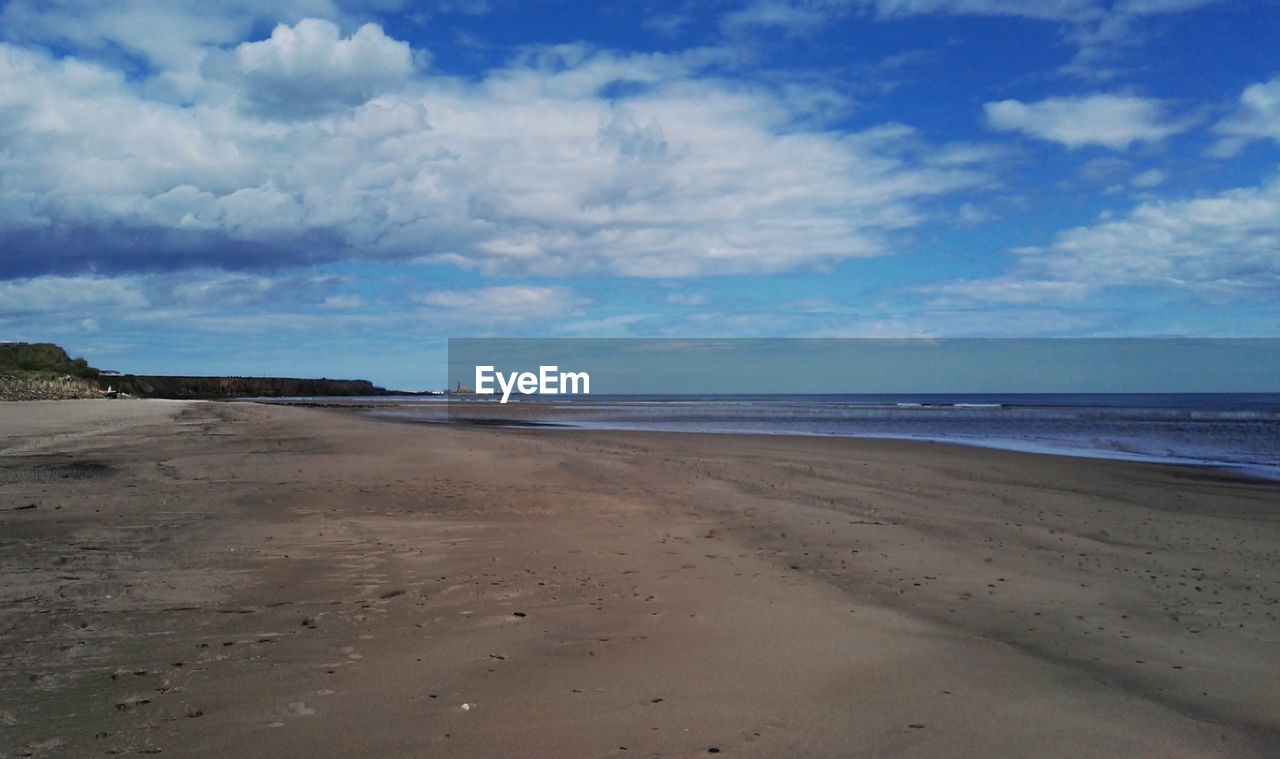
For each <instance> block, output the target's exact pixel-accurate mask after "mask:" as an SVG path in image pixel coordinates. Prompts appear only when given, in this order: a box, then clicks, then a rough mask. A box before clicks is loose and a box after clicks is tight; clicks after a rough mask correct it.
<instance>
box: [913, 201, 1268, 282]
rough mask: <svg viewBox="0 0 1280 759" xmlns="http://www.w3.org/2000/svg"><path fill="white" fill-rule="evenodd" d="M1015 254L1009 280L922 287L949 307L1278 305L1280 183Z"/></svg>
mask: <svg viewBox="0 0 1280 759" xmlns="http://www.w3.org/2000/svg"><path fill="white" fill-rule="evenodd" d="M1013 252H1014V254H1015V255H1016V256H1017V261H1016V263H1015V265H1014V267H1013V270H1012V271H1011V272H1010V273H1009V274H1006V275H1004V276H1001V277H996V278H992V279H985V280H965V281H958V282H951V283H944V284H940V285H932V286H929V287H925V288H921V291H922V292H925V293H927V294H929V295H932V296H934V297H937V298H940V299H941V300H943V301H947V302H950V301H955V300H969V301H981V302H999V303H1034V302H1040V301H1054V300H1072V299H1079V298H1082V297H1085V296H1087V295H1089V294H1092V293H1094V292H1097V291H1098V290H1100V289H1102V288H1107V287H1151V288H1160V289H1162V290H1166V291H1169V290H1174V291H1176V290H1185V291H1188V292H1190V293H1193V294H1196V295H1199V296H1201V297H1204V298H1209V299H1216V300H1221V299H1243V298H1272V299H1274V297H1275V294H1276V293H1277V292H1280V177H1277V178H1274V179H1272V180H1270V181H1268V182H1266V183H1264V184H1262V185H1260V186H1258V187H1249V188H1240V189H1234V190H1228V191H1226V192H1222V193H1219V194H1217V195H1211V196H1206V197H1202V198H1194V199H1189V200H1177V201H1152V202H1148V203H1143V204H1141V205H1139V206H1137V207H1136V208H1135V209H1134V210H1133V211H1132V212H1130V213H1129V215H1128V216H1126V217H1124V218H1121V219H1114V220H1106V221H1103V222H1101V223H1099V224H1096V225H1094V226H1088V227H1077V228H1075V229H1071V230H1067V231H1065V232H1062V233H1060V234H1058V235H1057V237H1056V238H1055V239H1054V241H1053V242H1052V243H1051V244H1050V245H1048V246H1045V247H1032V248H1021V249H1017V250H1015V251H1013Z"/></svg>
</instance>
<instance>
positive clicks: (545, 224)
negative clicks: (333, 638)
mask: <svg viewBox="0 0 1280 759" xmlns="http://www.w3.org/2000/svg"><path fill="white" fill-rule="evenodd" d="M1277 30H1280V3H1274V2H1244V1H1242V0H1127V1H1117V2H1106V1H1104V0H1043V1H1042V2H1020V1H1019V0H814V1H813V2H785V1H783V0H735V1H733V2H728V1H726V2H700V3H685V2H633V3H611V4H609V3H575V2H552V1H550V0H548V1H546V2H518V3H517V2H502V1H501V0H473V1H468V0H455V1H450V2H438V3H402V2H398V1H397V0H375V1H374V2H369V3H338V2H329V1H327V0H290V1H288V2H282V3H275V4H272V7H271V9H264V4H259V3H249V2H226V3H218V4H204V3H183V2H142V1H141V0H134V1H133V2H128V1H125V2H119V3H111V4H106V3H97V2H87V1H86V2H81V1H80V0H61V1H60V2H23V1H16V2H9V3H6V4H4V5H2V6H0V198H2V200H0V339H8V340H50V341H55V342H59V343H61V344H63V345H65V346H66V347H68V348H69V349H70V350H71V351H72V352H74V353H77V354H82V355H84V356H86V357H87V358H89V359H90V361H91V362H92V363H94V364H95V365H98V366H102V367H109V368H119V369H126V370H131V371H135V372H155V373H216V374H222V373H235V374H268V375H309V376H310V375H314V376H331V377H332V376H356V377H367V378H370V379H373V380H375V381H376V382H379V383H381V384H385V385H388V386H392V387H404V388H420V387H427V386H433V385H434V386H438V385H440V384H442V383H443V382H444V372H445V366H444V351H445V339H446V338H448V337H460V336H503V337H516V336H519V337H537V336H543V337H574V336H582V337H792V336H805V337H882V336H883V337H966V336H1011V337H1064V336H1070V337H1086V336H1087V337H1106V336H1166V335H1177V336H1234V337H1274V336H1280V297H1278V296H1280V172H1278V171H1277V167H1278V164H1280V45H1277V44H1276V43H1275V36H1276V31H1277Z"/></svg>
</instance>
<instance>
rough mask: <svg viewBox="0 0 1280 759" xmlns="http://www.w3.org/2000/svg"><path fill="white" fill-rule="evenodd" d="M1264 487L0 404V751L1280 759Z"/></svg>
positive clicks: (1093, 466) (1146, 470)
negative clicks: (1258, 758)
mask: <svg viewBox="0 0 1280 759" xmlns="http://www.w3.org/2000/svg"><path fill="white" fill-rule="evenodd" d="M1277 504H1280V485H1276V484H1274V483H1261V482H1253V481H1247V480H1242V479H1236V478H1232V477H1228V476H1223V475H1220V474H1216V473H1214V472H1212V471H1208V470H1193V469H1185V468H1176V467H1169V466H1160V465H1150V464H1135V463H1126V462H1108V461H1091V460H1085V459H1074V458H1062V457H1050V456H1039V455H1033V454H1018V453H1010V452H1002V451H990V450H980V449H969V448H962V447H957V446H949V445H941V444H927V443H908V442H893V441H868V440H838V439H829V438H782V437H749V436H720V435H669V434H656V433H623V432H609V433H605V432H580V431H565V430H547V429H490V428H476V427H446V426H439V425H415V424H397V423H392V422H384V421H374V420H369V419H366V418H362V417H360V416H358V415H356V414H354V413H351V412H342V411H333V410H318V409H299V408H287V407H271V406H258V405H249V404H214V403H166V402H152V401H62V402H35V403H21V404H0V580H2V585H0V588H2V589H0V599H2V600H0V757H19V756H37V757H45V756H48V757H53V756H57V757H62V756H102V755H109V754H129V755H136V754H139V753H143V754H156V753H163V754H165V755H170V756H183V757H186V756H197V757H199V756H209V757H224V756H276V757H293V756H297V757H303V756H306V757H314V756H463V757H467V756H485V757H488V756H535V757H536V756H547V757H560V756H705V755H708V753H718V754H724V755H735V756H759V757H785V756H890V755H892V756H997V755H998V756H1072V757H1075V756H1082V755H1084V756H1233V757H1234V756H1268V755H1270V756H1276V755H1280V687H1277V685H1276V684H1277V683H1280V656H1276V651H1278V650H1280V619H1278V616H1277V615H1280V507H1278V506H1277Z"/></svg>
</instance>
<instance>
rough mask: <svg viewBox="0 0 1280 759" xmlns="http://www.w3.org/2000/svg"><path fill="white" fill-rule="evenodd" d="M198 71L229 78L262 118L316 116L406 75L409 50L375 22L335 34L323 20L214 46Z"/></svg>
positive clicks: (399, 82)
mask: <svg viewBox="0 0 1280 759" xmlns="http://www.w3.org/2000/svg"><path fill="white" fill-rule="evenodd" d="M204 70H205V73H206V74H208V75H209V76H211V77H212V78H214V79H219V80H223V81H230V82H235V83H236V84H237V85H238V87H239V88H240V91H241V94H242V96H243V97H244V98H246V100H247V102H248V104H249V105H250V107H251V109H252V110H253V111H255V112H256V113H259V114H262V115H266V116H278V117H285V118H297V117H306V116H316V115H319V114H323V113H327V112H330V111H334V110H341V109H343V108H347V107H350V106H355V105H360V104H362V103H366V102H368V101H369V100H370V99H372V98H373V96H375V95H377V94H380V93H383V92H387V91H389V90H393V89H396V88H398V87H399V86H400V85H402V84H404V82H405V81H406V79H407V78H408V77H409V75H410V74H412V73H413V53H412V51H411V50H410V48H409V46H408V45H407V44H405V43H403V42H398V41H396V40H393V39H391V38H390V37H388V36H387V35H386V34H385V33H384V32H383V31H382V28H381V27H379V26H378V25H376V24H365V25H364V26H362V27H360V28H359V29H357V30H356V31H355V33H353V34H352V35H351V36H350V37H347V38H343V37H342V36H341V35H340V32H339V30H338V26H337V25H336V24H334V23H332V22H330V21H325V20H323V19H303V20H302V21H299V22H298V23H297V25H296V26H292V27H290V26H288V25H285V24H279V25H277V26H276V28H275V30H274V31H272V32H271V37H270V38H269V39H266V40H262V41H260V42H245V43H242V44H240V45H237V46H236V47H235V48H234V49H232V50H229V51H221V50H219V51H215V52H214V53H212V54H210V56H209V57H208V58H207V59H206V60H205V63H204Z"/></svg>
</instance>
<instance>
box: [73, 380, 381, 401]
mask: <svg viewBox="0 0 1280 759" xmlns="http://www.w3.org/2000/svg"><path fill="white" fill-rule="evenodd" d="M98 382H99V384H101V385H102V387H103V389H106V388H108V387H110V388H111V389H113V390H116V391H119V392H122V393H127V394H129V395H134V396H139V397H142V398H172V399H191V398H201V399H215V398H281V397H289V396H316V395H344V396H351V395H382V394H385V393H386V391H385V390H383V389H382V388H380V387H374V385H373V383H372V382H369V381H368V380H337V379H298V378H294V377H170V376H160V375H135V374H125V375H114V376H113V375H104V376H101V377H99V378H98Z"/></svg>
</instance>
